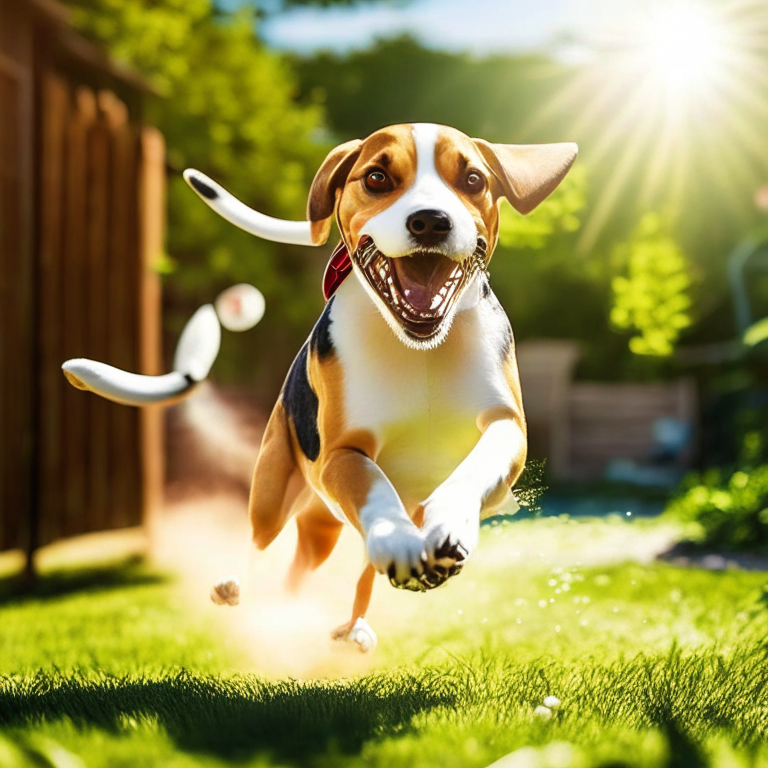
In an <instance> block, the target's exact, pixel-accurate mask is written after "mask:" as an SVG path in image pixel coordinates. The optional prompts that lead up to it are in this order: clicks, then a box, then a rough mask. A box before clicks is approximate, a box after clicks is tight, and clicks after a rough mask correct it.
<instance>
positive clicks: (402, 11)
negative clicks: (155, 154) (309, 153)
mask: <svg viewBox="0 0 768 768" xmlns="http://www.w3.org/2000/svg"><path fill="white" fill-rule="evenodd" d="M662 1H663V0H662ZM647 4H648V3H647V2H643V0H411V2H403V3H401V4H393V3H381V4H379V3H371V4H363V5H360V6H356V7H352V8H344V7H336V8H330V9H322V8H297V9H294V10H291V11H289V12H286V13H281V14H278V15H276V16H273V17H271V18H270V19H269V20H267V21H265V22H264V23H263V24H262V25H261V33H262V34H263V35H264V37H265V39H266V40H267V42H268V43H269V44H270V45H272V46H274V47H276V48H280V49H287V50H293V51H298V52H300V53H311V52H313V51H316V50H319V49H330V50H335V51H346V50H350V49H352V48H365V47H367V46H368V45H370V43H371V42H372V41H373V40H374V39H375V38H376V37H392V36H393V35H397V34H402V33H406V32H407V33H410V34H412V35H414V36H416V37H417V38H419V39H420V40H421V41H422V42H423V43H424V44H426V45H428V46H430V47H434V48H442V49H446V50H451V51H460V50H461V51H472V52H473V53H476V54H485V53H491V52H498V51H510V50H511V51H530V50H540V49H542V48H551V47H552V46H553V45H557V43H558V41H560V40H562V38H563V36H564V35H573V36H576V37H578V38H580V39H583V38H585V39H591V38H594V37H600V36H602V35H603V34H604V33H609V32H610V30H611V29H612V28H615V27H617V26H621V25H622V23H624V24H626V21H627V18H628V16H629V15H631V13H632V11H635V12H636V11H637V10H638V9H639V8H642V7H643V6H644V5H647Z"/></svg>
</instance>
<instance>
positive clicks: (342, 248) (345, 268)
mask: <svg viewBox="0 0 768 768" xmlns="http://www.w3.org/2000/svg"><path fill="white" fill-rule="evenodd" d="M351 271H352V259H350V258H349V252H348V251H347V246H346V245H344V243H343V242H341V243H339V244H338V245H337V246H336V250H334V252H333V254H332V255H331V260H330V261H329V262H328V266H327V267H326V268H325V274H324V275H323V295H324V296H325V300H326V301H328V300H329V299H330V298H331V296H333V294H334V293H335V292H336V289H337V288H338V287H339V286H340V285H341V284H342V283H343V282H344V280H346V278H347V275H348V274H349V273H350V272H351Z"/></svg>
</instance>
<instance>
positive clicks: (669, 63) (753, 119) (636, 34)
mask: <svg viewBox="0 0 768 768" xmlns="http://www.w3.org/2000/svg"><path fill="white" fill-rule="evenodd" d="M766 32H768V3H767V2H766V0H717V2H714V1H713V0H647V2H645V3H643V4H642V6H641V5H640V4H638V7H637V12H636V14H635V15H634V17H627V18H626V20H625V22H624V23H622V25H621V27H619V28H614V29H613V30H610V31H609V32H608V33H607V34H606V35H605V36H601V38H600V39H593V40H590V41H585V45H586V47H587V48H588V49H591V51H592V55H591V57H589V58H588V59H587V62H586V63H585V64H584V65H582V66H580V67H578V69H577V70H575V72H574V74H575V76H574V78H573V80H572V81H571V83H570V85H569V86H568V87H567V88H564V89H563V90H562V91H561V92H560V94H559V95H558V96H557V97H556V98H555V99H554V100H553V101H552V102H551V103H550V104H549V105H548V106H547V108H546V109H545V110H543V112H542V113H541V114H540V115H539V116H538V118H537V120H535V121H534V122H533V123H532V124H531V126H529V131H533V130H534V129H537V128H540V126H541V124H542V123H543V122H545V121H546V119H547V118H548V117H549V116H557V115H562V114H563V113H565V114H567V115H568V117H569V119H570V120H571V121H572V122H571V125H572V135H573V136H574V137H576V138H577V140H578V138H579V137H580V136H583V135H587V136H593V137H596V139H595V141H594V144H593V145H592V146H589V147H588V146H586V145H584V146H583V149H584V151H585V154H584V157H587V153H588V156H589V161H590V164H591V165H592V166H593V167H598V166H603V167H610V168H611V176H610V180H609V183H608V184H607V185H605V186H604V188H603V190H602V193H601V196H600V198H599V199H598V201H597V204H596V205H595V206H594V208H593V210H592V212H591V214H590V217H589V219H588V220H587V222H586V223H585V226H584V228H583V229H582V237H581V240H580V243H579V250H580V251H581V252H583V253H586V252H588V251H589V250H590V249H592V248H593V247H594V246H595V244H596V243H597V241H598V239H599V236H600V233H601V232H602V230H603V227H604V226H605V224H606V222H607V221H608V220H609V219H610V217H611V215H612V212H613V211H614V210H616V209H617V207H620V206H622V205H635V206H639V207H640V208H649V207H658V208H663V209H667V210H676V206H678V205H679V204H680V202H681V201H682V200H683V199H690V195H689V193H690V192H691V190H692V189H693V190H694V191H695V189H696V188H697V187H698V188H703V187H705V186H706V187H707V188H712V187H714V188H717V189H718V190H719V191H720V192H721V200H722V205H723V206H725V207H728V208H730V209H731V210H732V212H733V214H734V215H736V216H738V215H741V213H742V210H743V208H744V202H743V200H741V198H740V197H739V195H738V192H737V190H738V189H740V188H744V187H745V186H747V187H748V186H749V185H750V184H752V185H754V187H755V188H756V187H758V186H759V185H760V184H761V183H764V180H765V173H766V172H767V171H768V142H766V140H765V136H764V135H763V133H762V132H761V130H760V128H759V126H761V125H763V124H764V120H765V118H766V116H768V73H767V72H766V71H765V63H764V62H765V49H766V45H768V34H766ZM637 169H640V171H641V173H640V176H641V179H642V181H641V183H640V185H637V184H635V183H631V180H632V179H637V178H638V174H637V173H636V171H637ZM726 169H727V171H726ZM744 181H747V182H748V183H747V184H742V183H741V182H744ZM737 182H738V183H737Z"/></svg>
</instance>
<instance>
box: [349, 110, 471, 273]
mask: <svg viewBox="0 0 768 768" xmlns="http://www.w3.org/2000/svg"><path fill="white" fill-rule="evenodd" d="M438 130H439V126H437V125H433V124H432V123H416V124H415V125H414V126H413V140H414V142H415V144H416V162H417V167H416V178H415V180H414V182H413V186H412V187H411V188H410V189H409V190H408V191H407V192H406V193H405V194H404V195H402V196H401V197H400V198H398V199H397V201H396V202H395V203H394V204H393V205H391V206H390V207H389V208H387V209H386V210H384V211H382V212H381V213H379V214H377V215H376V216H374V217H373V218H372V219H370V220H369V221H368V223H367V224H366V225H365V226H364V227H363V228H362V230H361V231H360V234H361V235H369V236H370V237H372V238H373V240H374V242H375V243H376V247H377V248H378V249H379V250H380V251H381V252H382V253H383V254H384V255H385V256H388V257H389V258H395V257H397V256H407V255H408V254H409V253H411V252H412V251H413V250H414V249H416V248H417V247H418V243H417V242H416V240H415V239H414V238H413V236H412V235H411V233H410V232H409V231H408V227H407V226H406V223H407V221H408V217H409V216H410V215H411V214H413V213H416V212H417V211H423V210H436V211H442V212H443V213H445V214H447V215H448V217H449V218H450V220H451V224H452V229H451V232H450V234H449V235H448V237H447V238H446V239H445V241H444V242H442V243H441V244H440V245H438V246H432V247H431V248H430V250H431V251H435V252H439V253H442V254H444V255H445V256H449V257H451V258H453V259H459V260H461V259H465V258H467V257H469V256H471V255H472V253H474V251H475V247H476V245H477V227H476V226H475V222H474V219H473V218H472V216H471V214H470V213H469V211H468V210H467V209H466V207H465V206H464V204H463V203H462V202H461V199H460V198H459V196H458V195H457V194H456V193H455V192H454V191H453V190H452V189H451V188H450V187H449V186H448V185H447V184H446V183H445V181H443V179H442V178H441V176H440V174H439V173H438V172H437V168H436V167H435V146H436V144H437V135H438Z"/></svg>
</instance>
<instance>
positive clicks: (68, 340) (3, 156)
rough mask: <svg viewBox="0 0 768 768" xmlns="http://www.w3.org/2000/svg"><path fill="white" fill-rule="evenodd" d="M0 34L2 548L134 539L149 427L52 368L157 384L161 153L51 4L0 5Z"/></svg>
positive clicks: (152, 495)
mask: <svg viewBox="0 0 768 768" xmlns="http://www.w3.org/2000/svg"><path fill="white" fill-rule="evenodd" d="M0 30H1V31H0V322H1V323H2V333H0V550H3V549H11V548H19V547H21V548H26V549H27V550H28V551H29V552H32V551H34V549H35V548H36V547H38V546H40V545H42V544H45V543H48V542H51V541H54V540H56V539H58V538H61V537H65V536H73V535H77V534H81V533H86V532H90V531H99V530H104V529H109V528H117V527H123V526H129V525H137V524H139V523H141V522H142V519H143V518H144V516H145V515H146V513H147V511H148V510H149V509H150V508H151V507H152V506H153V505H154V504H155V503H156V501H157V499H158V497H159V494H160V491H161V483H162V472H163V470H162V424H161V422H160V414H159V413H158V412H153V411H139V410H135V409H129V408H125V407H121V406H117V405H114V404H111V403H108V402H107V401H104V400H101V399H100V398H97V397H94V396H93V395H89V394H86V393H83V392H79V391H77V390H75V389H73V388H72V387H71V386H69V385H68V384H67V383H66V381H65V379H64V377H63V375H62V373H61V364H62V362H63V361H64V360H66V359H68V358H70V357H92V358H95V359H98V360H103V361H105V362H109V363H111V364H113V365H117V366H119V367H121V368H126V369H128V370H133V371H141V372H144V373H157V372H159V370H158V366H159V358H160V349H159V328H160V326H159V309H160V308H159V298H160V295H159V283H158V279H157V277H156V276H155V275H154V273H153V272H152V270H151V268H150V267H151V262H152V261H153V260H154V259H156V258H157V257H158V256H159V255H160V253H161V250H162V242H163V221H164V183H165V182H164V178H165V154H164V145H163V140H162V137H161V135H160V134H159V133H158V132H157V131H156V130H155V129H153V128H151V127H148V126H145V125H143V124H142V120H141V110H140V107H141V96H142V94H141V87H140V85H137V82H136V81H135V79H133V78H130V77H128V76H126V75H124V74H123V73H120V72H116V71H115V70H114V69H113V68H112V66H111V65H110V64H109V62H108V61H107V60H106V59H104V58H103V56H102V55H101V54H99V52H98V51H95V50H94V49H93V48H92V47H91V46H89V45H88V44H87V43H85V41H83V40H81V39H80V38H77V37H75V36H74V35H73V33H72V32H71V30H69V29H68V28H67V27H66V23H65V17H64V16H63V15H62V11H61V9H60V8H59V7H58V6H52V5H51V4H50V3H49V2H48V0H46V2H45V3H44V5H42V6H40V5H38V4H37V3H31V2H28V1H27V0H23V1H22V0H0ZM118 93H119V94H120V95H118Z"/></svg>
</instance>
